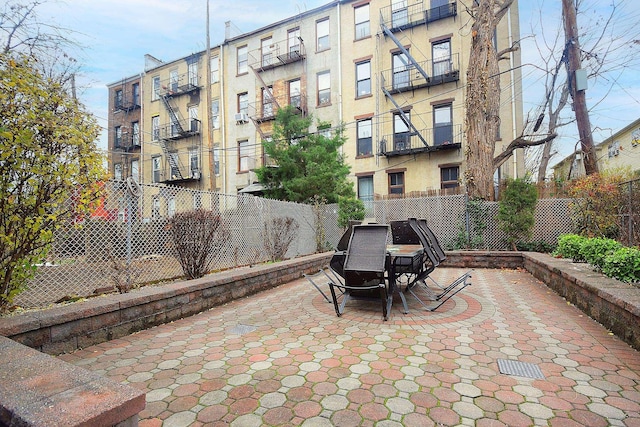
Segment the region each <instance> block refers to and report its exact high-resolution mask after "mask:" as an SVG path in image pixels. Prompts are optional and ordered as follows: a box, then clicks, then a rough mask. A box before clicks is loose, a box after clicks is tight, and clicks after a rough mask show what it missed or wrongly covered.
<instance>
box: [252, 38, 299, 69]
mask: <svg viewBox="0 0 640 427" xmlns="http://www.w3.org/2000/svg"><path fill="white" fill-rule="evenodd" d="M305 57H306V50H305V47H304V43H302V42H301V41H300V43H299V44H296V45H291V46H290V45H289V40H282V41H280V42H274V43H272V44H271V45H269V47H268V49H264V50H263V49H262V48H260V49H256V50H252V51H251V52H249V66H250V67H251V68H253V69H254V70H257V71H261V72H262V71H267V70H270V69H272V68H276V67H281V66H283V65H287V64H293V63H296V62H299V61H302V60H304V59H305Z"/></svg>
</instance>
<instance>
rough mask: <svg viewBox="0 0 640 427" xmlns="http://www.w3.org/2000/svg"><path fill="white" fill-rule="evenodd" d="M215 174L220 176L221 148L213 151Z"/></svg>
mask: <svg viewBox="0 0 640 427" xmlns="http://www.w3.org/2000/svg"><path fill="white" fill-rule="evenodd" d="M213 173H214V174H216V175H220V148H214V149H213Z"/></svg>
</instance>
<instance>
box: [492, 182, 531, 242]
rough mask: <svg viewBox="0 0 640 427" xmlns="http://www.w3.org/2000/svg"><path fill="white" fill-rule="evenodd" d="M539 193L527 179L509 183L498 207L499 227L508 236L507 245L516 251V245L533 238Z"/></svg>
mask: <svg viewBox="0 0 640 427" xmlns="http://www.w3.org/2000/svg"><path fill="white" fill-rule="evenodd" d="M537 201H538V191H537V189H536V187H535V185H533V184H531V183H529V182H527V181H526V180H525V179H522V178H517V179H510V180H508V181H507V187H506V188H505V189H504V191H503V194H502V197H501V199H500V202H499V207H498V217H497V219H498V227H499V228H500V230H502V231H504V233H505V234H506V236H507V245H509V246H510V247H511V248H512V249H514V250H516V249H517V246H516V243H517V242H518V241H520V240H527V239H530V238H531V231H532V229H533V225H534V224H535V210H536V203H537Z"/></svg>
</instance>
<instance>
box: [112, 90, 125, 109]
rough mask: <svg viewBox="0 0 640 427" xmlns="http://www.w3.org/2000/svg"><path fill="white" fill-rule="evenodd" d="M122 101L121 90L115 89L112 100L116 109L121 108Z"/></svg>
mask: <svg viewBox="0 0 640 427" xmlns="http://www.w3.org/2000/svg"><path fill="white" fill-rule="evenodd" d="M123 102H124V98H123V94H122V90H120V89H118V90H116V96H115V98H114V100H113V103H114V106H115V108H116V109H119V108H122V103H123Z"/></svg>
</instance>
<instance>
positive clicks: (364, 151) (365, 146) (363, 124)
mask: <svg viewBox="0 0 640 427" xmlns="http://www.w3.org/2000/svg"><path fill="white" fill-rule="evenodd" d="M356 125H357V128H358V131H357V132H358V142H357V144H358V147H357V149H358V151H357V155H358V156H370V155H371V154H372V153H373V150H372V148H373V144H372V138H371V128H372V126H371V119H365V120H358V121H357V122H356Z"/></svg>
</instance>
